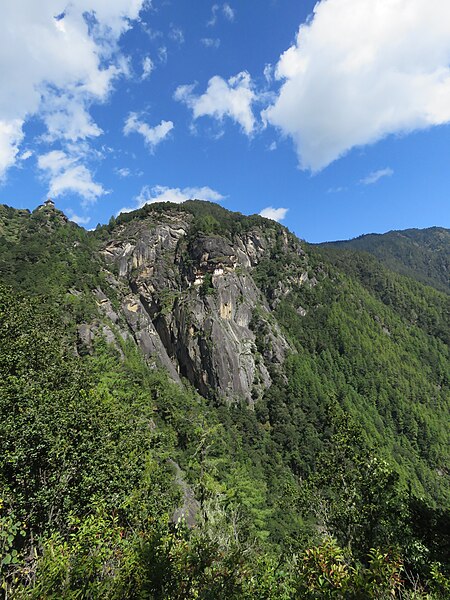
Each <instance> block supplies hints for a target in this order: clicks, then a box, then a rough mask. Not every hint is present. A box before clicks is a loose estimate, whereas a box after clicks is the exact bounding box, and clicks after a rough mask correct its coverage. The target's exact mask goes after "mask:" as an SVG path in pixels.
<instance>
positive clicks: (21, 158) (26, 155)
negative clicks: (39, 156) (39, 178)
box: [18, 150, 33, 161]
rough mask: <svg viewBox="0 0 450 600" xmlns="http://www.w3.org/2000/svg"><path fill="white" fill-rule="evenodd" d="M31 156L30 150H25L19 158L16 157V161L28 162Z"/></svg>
mask: <svg viewBox="0 0 450 600" xmlns="http://www.w3.org/2000/svg"><path fill="white" fill-rule="evenodd" d="M32 156H33V152H32V151H31V150H25V152H22V154H20V156H18V159H19V160H21V161H23V160H28V159H29V158H31V157H32Z"/></svg>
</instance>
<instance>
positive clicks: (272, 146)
mask: <svg viewBox="0 0 450 600" xmlns="http://www.w3.org/2000/svg"><path fill="white" fill-rule="evenodd" d="M276 149H277V143H276V142H271V144H270V145H269V146H268V147H267V150H269V151H270V152H273V151H274V150H276Z"/></svg>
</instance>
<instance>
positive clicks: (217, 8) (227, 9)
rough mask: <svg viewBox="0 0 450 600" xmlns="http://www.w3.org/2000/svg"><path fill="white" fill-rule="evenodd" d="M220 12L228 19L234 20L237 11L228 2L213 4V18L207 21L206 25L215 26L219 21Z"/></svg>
mask: <svg viewBox="0 0 450 600" xmlns="http://www.w3.org/2000/svg"><path fill="white" fill-rule="evenodd" d="M220 13H222V15H223V16H224V17H225V19H227V21H234V18H235V16H236V11H235V10H234V8H232V7H231V6H230V5H229V4H228V3H227V2H225V3H224V4H222V5H220V4H213V5H212V7H211V18H210V19H209V21H208V22H207V23H206V25H207V26H208V27H214V25H215V24H216V23H217V19H218V17H219V14H220Z"/></svg>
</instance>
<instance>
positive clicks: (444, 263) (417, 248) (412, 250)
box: [323, 227, 450, 294]
mask: <svg viewBox="0 0 450 600" xmlns="http://www.w3.org/2000/svg"><path fill="white" fill-rule="evenodd" d="M323 247H325V248H333V249H339V250H341V249H345V250H358V251H361V250H362V251H365V252H370V253H371V254H373V255H374V256H376V258H378V259H379V260H380V261H381V262H382V263H383V264H384V265H386V266H387V267H388V268H389V269H391V270H393V271H397V272H398V273H401V274H402V275H408V276H410V277H412V278H413V279H416V280H418V281H421V282H422V283H426V284H427V285H431V286H433V287H435V288H436V289H438V290H441V291H443V292H446V293H447V294H448V293H449V292H450V287H449V270H450V231H449V230H448V229H444V228H443V227H430V228H429V229H405V230H403V231H389V232H388V233H385V234H370V235H362V236H360V237H358V238H355V239H353V240H349V241H345V242H331V243H328V244H323Z"/></svg>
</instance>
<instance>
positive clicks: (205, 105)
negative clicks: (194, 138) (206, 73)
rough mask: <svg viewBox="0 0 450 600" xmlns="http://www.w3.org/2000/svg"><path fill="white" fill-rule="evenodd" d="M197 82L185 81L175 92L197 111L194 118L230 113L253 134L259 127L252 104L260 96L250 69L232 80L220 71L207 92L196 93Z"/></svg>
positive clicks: (221, 117)
mask: <svg viewBox="0 0 450 600" xmlns="http://www.w3.org/2000/svg"><path fill="white" fill-rule="evenodd" d="M194 88H195V85H181V86H179V87H178V88H177V89H176V91H175V94H174V98H175V100H178V101H180V102H183V103H184V104H186V106H188V107H189V108H190V109H191V110H192V113H193V117H194V119H198V118H199V117H204V116H209V117H213V118H215V119H218V120H219V121H222V120H223V119H224V118H225V117H229V118H230V119H232V120H233V121H235V122H236V123H239V125H240V126H241V127H242V129H243V131H244V132H245V133H246V134H247V135H250V134H251V133H252V132H253V130H254V128H255V117H254V115H253V111H252V104H253V103H254V102H255V101H256V100H257V96H256V94H255V92H254V90H253V84H252V80H251V77H250V75H249V74H248V73H247V72H246V71H242V72H241V73H238V74H237V75H235V76H234V77H230V78H229V79H228V81H225V80H224V79H222V77H219V76H218V75H216V76H214V77H212V78H211V79H210V80H209V82H208V87H207V89H206V92H205V93H204V94H201V95H200V96H197V95H196V94H194Z"/></svg>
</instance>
